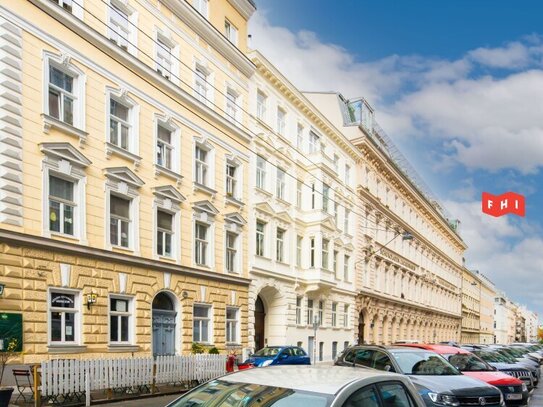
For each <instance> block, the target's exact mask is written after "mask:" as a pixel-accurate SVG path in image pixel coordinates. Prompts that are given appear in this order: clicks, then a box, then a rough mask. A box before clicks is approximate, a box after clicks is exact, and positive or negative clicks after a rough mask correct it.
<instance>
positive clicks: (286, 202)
mask: <svg viewBox="0 0 543 407" xmlns="http://www.w3.org/2000/svg"><path fill="white" fill-rule="evenodd" d="M277 202H279V203H281V204H283V205H285V206H290V205H291V203H290V202H288V201H285V200H284V199H283V198H279V197H277Z"/></svg>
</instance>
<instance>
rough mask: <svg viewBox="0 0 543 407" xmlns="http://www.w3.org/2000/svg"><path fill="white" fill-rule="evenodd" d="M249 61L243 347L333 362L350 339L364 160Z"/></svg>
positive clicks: (289, 88)
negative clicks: (281, 348) (287, 348)
mask: <svg viewBox="0 0 543 407" xmlns="http://www.w3.org/2000/svg"><path fill="white" fill-rule="evenodd" d="M249 56H250V58H251V60H252V61H253V63H254V64H255V65H256V68H257V72H256V75H255V77H254V80H253V81H252V84H251V91H250V96H249V98H250V109H251V115H252V128H253V129H254V133H255V137H254V138H253V149H254V151H255V155H254V157H252V161H251V173H250V180H249V189H250V197H249V202H250V205H249V207H250V213H249V215H248V216H249V231H250V234H251V235H252V236H253V237H252V238H251V242H250V245H249V252H250V256H249V258H250V265H249V271H250V277H251V285H250V288H249V325H248V326H249V344H250V346H252V347H254V348H256V349H259V348H261V347H262V346H265V345H282V344H290V345H300V346H303V347H304V348H305V349H306V350H308V352H309V354H310V355H311V357H312V358H315V359H316V360H317V361H322V360H330V359H332V358H334V357H335V356H336V355H337V353H338V352H339V351H341V350H343V348H344V347H346V346H347V345H348V344H350V343H353V341H354V339H355V331H356V323H357V322H356V320H357V319H356V318H357V314H356V311H355V298H356V291H355V279H356V276H355V262H354V258H355V248H356V247H357V246H356V243H355V233H356V222H357V217H356V215H355V212H356V209H355V202H354V197H355V192H354V191H355V187H356V184H357V181H356V170H355V168H356V165H357V163H358V161H359V159H360V157H361V155H360V153H359V152H358V151H357V150H356V149H355V148H354V146H353V145H351V144H350V143H349V141H348V140H347V139H346V138H345V137H344V136H343V134H342V133H341V132H340V131H338V130H337V129H336V128H335V127H334V126H333V125H332V124H331V123H330V122H329V121H328V120H327V118H326V117H325V116H323V114H322V113H320V112H319V111H318V110H317V109H316V108H315V107H314V106H313V105H312V104H311V103H310V102H309V100H308V99H307V98H306V97H305V96H304V95H303V94H302V93H301V92H300V91H298V90H297V89H296V88H295V87H294V86H293V85H292V84H291V83H290V82H289V81H288V79H287V78H285V77H284V76H283V75H282V74H281V73H280V72H279V71H278V70H277V69H276V68H275V67H274V66H273V65H272V64H271V63H270V62H269V61H268V60H267V59H266V58H265V57H264V56H263V55H262V54H260V53H259V52H257V51H254V52H252V53H250V54H249Z"/></svg>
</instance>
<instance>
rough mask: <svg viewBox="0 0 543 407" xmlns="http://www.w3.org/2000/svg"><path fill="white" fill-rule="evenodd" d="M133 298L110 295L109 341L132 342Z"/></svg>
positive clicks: (115, 342)
mask: <svg viewBox="0 0 543 407" xmlns="http://www.w3.org/2000/svg"><path fill="white" fill-rule="evenodd" d="M132 318H133V316H132V298H128V297H120V296H113V295H112V296H110V298H109V342H110V343H112V344H128V343H131V342H132V336H133V335H132V325H133V322H132Z"/></svg>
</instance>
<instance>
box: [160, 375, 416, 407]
mask: <svg viewBox="0 0 543 407" xmlns="http://www.w3.org/2000/svg"><path fill="white" fill-rule="evenodd" d="M197 406H198V407H271V406H273V407H298V406H300V407H424V402H423V401H422V398H421V397H420V396H419V394H418V393H417V391H416V389H415V387H414V386H413V384H412V383H411V381H410V380H409V378H408V377H406V376H403V375H399V374H395V373H388V372H382V371H377V370H373V369H353V368H350V367H342V366H329V365H310V366H305V365H298V366H269V367H266V368H264V369H248V370H242V371H239V372H235V373H231V374H228V375H226V376H222V377H220V378H218V379H214V380H211V381H209V382H207V383H205V384H203V385H201V386H198V387H196V388H195V389H193V390H191V391H190V392H188V393H186V394H185V395H183V396H181V397H180V398H178V399H177V400H174V401H173V402H172V403H170V404H168V406H167V407H197Z"/></svg>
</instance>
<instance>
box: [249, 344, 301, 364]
mask: <svg viewBox="0 0 543 407" xmlns="http://www.w3.org/2000/svg"><path fill="white" fill-rule="evenodd" d="M310 364H311V360H310V359H309V356H308V355H307V353H306V352H305V350H303V349H302V348H300V347H299V346H266V347H265V348H262V349H260V350H259V351H258V352H255V353H253V354H252V355H251V356H250V357H249V358H248V359H247V360H246V361H244V362H243V363H242V364H241V365H239V367H240V369H246V368H247V367H265V366H270V365H310Z"/></svg>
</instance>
